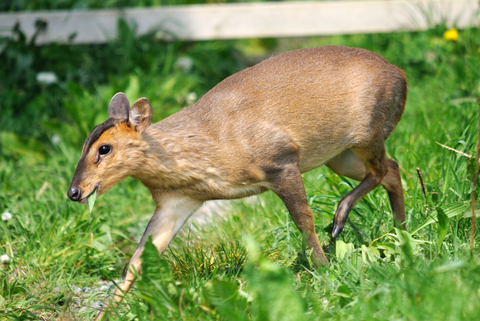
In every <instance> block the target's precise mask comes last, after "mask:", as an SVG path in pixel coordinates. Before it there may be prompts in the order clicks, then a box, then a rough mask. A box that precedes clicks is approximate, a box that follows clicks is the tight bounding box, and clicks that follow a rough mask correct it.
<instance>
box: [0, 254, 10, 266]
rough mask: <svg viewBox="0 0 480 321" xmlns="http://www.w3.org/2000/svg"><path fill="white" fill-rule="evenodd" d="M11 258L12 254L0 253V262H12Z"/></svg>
mask: <svg viewBox="0 0 480 321" xmlns="http://www.w3.org/2000/svg"><path fill="white" fill-rule="evenodd" d="M10 260H11V259H10V256H8V255H7V254H3V255H0V263H2V264H7V263H8V262H10Z"/></svg>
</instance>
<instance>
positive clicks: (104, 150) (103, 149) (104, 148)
mask: <svg viewBox="0 0 480 321" xmlns="http://www.w3.org/2000/svg"><path fill="white" fill-rule="evenodd" d="M110 150H111V147H110V146H108V145H102V146H100V148H99V149H98V153H99V154H100V155H107V154H108V153H110Z"/></svg>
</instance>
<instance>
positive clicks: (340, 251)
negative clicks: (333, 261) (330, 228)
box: [335, 240, 354, 260]
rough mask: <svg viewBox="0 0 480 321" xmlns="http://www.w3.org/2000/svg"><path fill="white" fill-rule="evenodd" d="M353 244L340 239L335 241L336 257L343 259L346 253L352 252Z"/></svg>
mask: <svg viewBox="0 0 480 321" xmlns="http://www.w3.org/2000/svg"><path fill="white" fill-rule="evenodd" d="M353 249H354V245H353V244H352V243H348V244H347V243H345V242H344V241H342V240H337V241H336V242H335V254H336V256H337V258H339V259H340V260H343V259H344V258H345V257H346V256H347V255H348V256H350V255H351V254H352V253H353Z"/></svg>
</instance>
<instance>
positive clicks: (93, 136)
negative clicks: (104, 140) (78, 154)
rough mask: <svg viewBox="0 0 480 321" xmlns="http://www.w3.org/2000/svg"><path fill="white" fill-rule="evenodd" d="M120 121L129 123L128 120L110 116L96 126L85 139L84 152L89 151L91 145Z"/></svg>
mask: <svg viewBox="0 0 480 321" xmlns="http://www.w3.org/2000/svg"><path fill="white" fill-rule="evenodd" d="M120 123H127V120H125V119H118V118H109V119H107V120H106V121H105V122H104V123H103V124H100V125H97V126H95V127H94V128H93V130H92V132H91V133H90V135H88V137H87V139H86V140H85V143H84V144H83V154H87V153H88V150H89V149H90V147H92V145H93V143H95V142H96V141H97V140H98V139H99V138H100V136H102V134H103V133H104V132H105V131H106V130H107V129H110V128H112V127H113V126H115V125H117V124H120Z"/></svg>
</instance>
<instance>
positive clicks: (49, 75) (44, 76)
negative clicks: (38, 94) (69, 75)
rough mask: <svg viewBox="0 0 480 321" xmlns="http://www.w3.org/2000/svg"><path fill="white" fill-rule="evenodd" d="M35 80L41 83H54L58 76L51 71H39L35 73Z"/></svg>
mask: <svg viewBox="0 0 480 321" xmlns="http://www.w3.org/2000/svg"><path fill="white" fill-rule="evenodd" d="M37 81H38V82H39V83H41V84H42V85H50V84H54V83H56V82H57V81H58V78H57V75H56V74H55V73H54V72H52V71H41V72H39V73H38V74H37Z"/></svg>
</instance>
